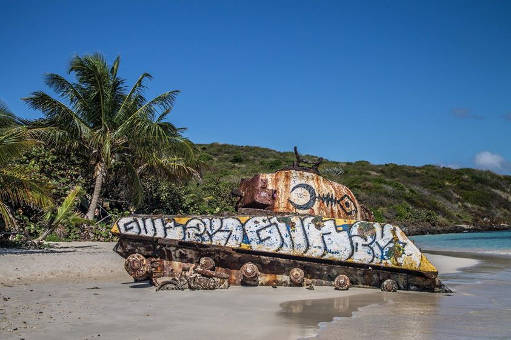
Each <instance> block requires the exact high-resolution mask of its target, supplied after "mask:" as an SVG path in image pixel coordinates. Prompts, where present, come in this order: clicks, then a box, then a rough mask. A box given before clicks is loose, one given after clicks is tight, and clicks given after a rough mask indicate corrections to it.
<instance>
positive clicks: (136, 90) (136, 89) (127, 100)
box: [115, 73, 152, 124]
mask: <svg viewBox="0 0 511 340" xmlns="http://www.w3.org/2000/svg"><path fill="white" fill-rule="evenodd" d="M145 78H148V79H151V78H152V76H151V75H150V74H149V73H144V74H142V75H141V76H140V77H138V79H137V81H136V82H135V84H134V85H133V87H132V88H131V90H130V92H129V93H128V95H127V96H125V97H124V100H123V101H122V104H121V107H120V108H119V111H118V113H117V114H116V116H115V121H116V122H117V123H118V124H120V123H122V122H124V121H125V119H127V118H128V117H129V114H130V112H129V111H128V110H126V108H127V107H128V106H130V104H131V103H133V95H135V94H138V95H139V96H141V91H142V90H143V88H144V83H143V81H144V79H145ZM138 99H143V98H141V97H138Z"/></svg>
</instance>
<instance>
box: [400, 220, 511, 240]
mask: <svg viewBox="0 0 511 340" xmlns="http://www.w3.org/2000/svg"><path fill="white" fill-rule="evenodd" d="M392 224H393V225H396V226H399V227H400V228H401V230H402V231H403V232H404V233H405V234H406V236H408V237H411V236H422V235H438V234H458V233H484V232H493V231H510V230H511V225H507V224H505V225H489V226H477V225H468V224H467V225H449V226H442V227H434V226H416V225H414V226H401V225H400V224H399V223H392Z"/></svg>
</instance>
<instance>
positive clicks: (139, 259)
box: [124, 254, 151, 281]
mask: <svg viewBox="0 0 511 340" xmlns="http://www.w3.org/2000/svg"><path fill="white" fill-rule="evenodd" d="M124 269H126V271H127V272H128V274H130V276H131V277H133V278H134V279H135V280H138V281H140V280H144V279H147V278H148V277H149V275H150V273H151V263H150V262H149V260H148V259H146V258H145V257H144V256H143V255H140V254H131V255H130V256H128V257H127V258H126V260H125V261H124Z"/></svg>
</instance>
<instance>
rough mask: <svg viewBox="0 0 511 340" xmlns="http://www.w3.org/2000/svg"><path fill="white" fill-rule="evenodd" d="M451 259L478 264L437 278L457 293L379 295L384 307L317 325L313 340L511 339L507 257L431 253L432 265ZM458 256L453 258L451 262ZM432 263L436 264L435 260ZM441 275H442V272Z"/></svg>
mask: <svg viewBox="0 0 511 340" xmlns="http://www.w3.org/2000/svg"><path fill="white" fill-rule="evenodd" d="M437 256H443V257H444V260H446V259H450V261H456V260H455V259H456V258H458V259H463V260H469V261H472V264H473V262H474V261H475V262H476V264H475V265H473V266H470V267H467V266H465V265H466V264H467V262H464V261H459V264H460V265H462V266H463V268H458V270H456V271H455V272H452V268H451V267H450V266H451V264H448V266H447V267H445V268H448V269H449V271H448V272H449V273H445V274H441V275H440V276H441V278H442V280H443V281H444V282H445V283H447V284H448V286H449V287H450V288H451V289H453V290H454V291H455V294H424V293H415V292H403V291H399V292H397V293H381V294H382V298H383V300H384V303H382V304H378V305H374V304H373V305H366V306H365V307H362V308H360V310H359V311H357V312H355V313H354V314H353V316H352V317H351V318H343V317H340V318H335V321H334V322H331V323H326V324H322V325H321V329H320V331H319V335H318V336H317V337H316V338H317V339H353V338H378V339H395V338H398V339H489V338H490V339H509V338H511V258H510V257H506V256H495V255H485V254H474V253H456V252H435V254H433V255H431V254H428V257H429V258H431V259H432V260H433V263H435V264H438V267H439V268H440V269H441V268H442V262H439V260H441V259H442V258H438V257H437ZM452 256H456V258H454V257H452ZM435 258H436V261H435ZM440 272H441V273H442V271H441V270H440Z"/></svg>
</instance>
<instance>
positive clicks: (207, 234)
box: [114, 215, 421, 270]
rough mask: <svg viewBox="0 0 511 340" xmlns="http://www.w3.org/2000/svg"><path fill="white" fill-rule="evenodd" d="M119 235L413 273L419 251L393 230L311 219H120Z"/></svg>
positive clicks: (419, 254) (340, 220)
mask: <svg viewBox="0 0 511 340" xmlns="http://www.w3.org/2000/svg"><path fill="white" fill-rule="evenodd" d="M114 231H115V232H118V233H120V234H128V235H137V236H146V237H153V238H164V239H173V240H180V241H188V242H198V243H204V244H211V245H218V246H226V247H232V248H245V249H247V248H248V249H252V250H257V251H266V252H275V253H282V254H289V255H296V256H305V257H316V258H322V259H331V260H339V261H353V262H358V263H366V264H377V265H384V266H397V267H403V266H404V267H406V268H407V269H413V270H415V269H418V268H419V267H420V263H421V253H420V251H419V249H417V247H415V245H414V244H413V243H412V242H410V241H409V240H408V239H407V238H406V236H405V235H404V234H403V233H402V232H401V230H400V229H399V228H398V227H395V226H392V225H390V224H385V225H380V224H379V223H373V222H362V221H359V222H355V221H351V220H342V219H329V218H321V217H317V216H307V215H305V216H303V215H302V216H255V217H243V216H240V217H154V216H152V217H149V216H132V217H124V218H121V219H120V220H119V221H117V223H116V225H115V226H114Z"/></svg>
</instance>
